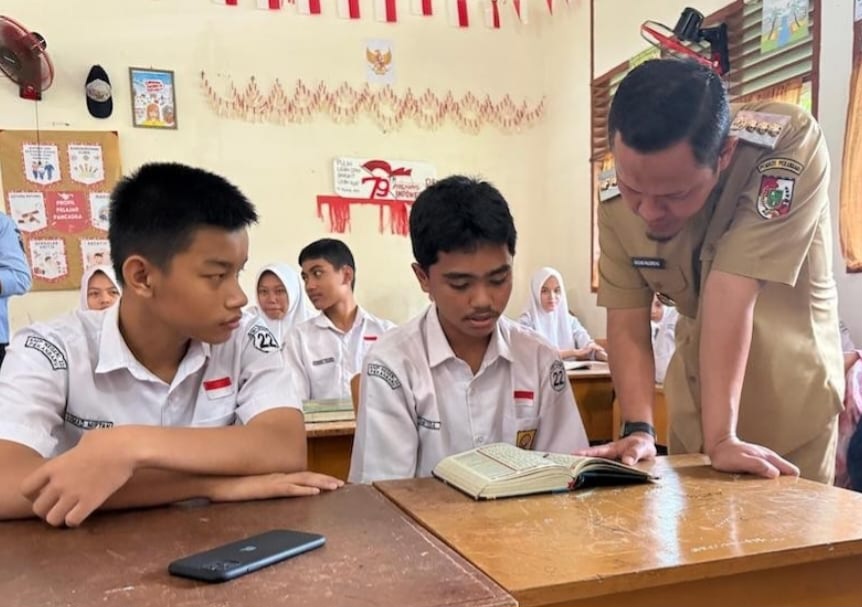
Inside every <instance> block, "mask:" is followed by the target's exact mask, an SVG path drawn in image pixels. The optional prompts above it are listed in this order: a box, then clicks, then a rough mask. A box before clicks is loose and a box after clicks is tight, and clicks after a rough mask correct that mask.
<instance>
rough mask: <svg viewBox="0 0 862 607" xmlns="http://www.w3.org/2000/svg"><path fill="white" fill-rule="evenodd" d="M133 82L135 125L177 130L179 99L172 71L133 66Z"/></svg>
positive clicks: (131, 73)
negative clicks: (175, 90)
mask: <svg viewBox="0 0 862 607" xmlns="http://www.w3.org/2000/svg"><path fill="white" fill-rule="evenodd" d="M129 81H130V84H131V87H132V126H136V127H141V128H149V129H175V128H177V99H176V94H175V92H174V73H173V72H172V71H170V70H154V69H147V68H140V67H130V68H129Z"/></svg>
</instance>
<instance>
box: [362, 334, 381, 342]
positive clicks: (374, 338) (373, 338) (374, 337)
mask: <svg viewBox="0 0 862 607" xmlns="http://www.w3.org/2000/svg"><path fill="white" fill-rule="evenodd" d="M362 339H363V340H364V341H377V335H363V336H362Z"/></svg>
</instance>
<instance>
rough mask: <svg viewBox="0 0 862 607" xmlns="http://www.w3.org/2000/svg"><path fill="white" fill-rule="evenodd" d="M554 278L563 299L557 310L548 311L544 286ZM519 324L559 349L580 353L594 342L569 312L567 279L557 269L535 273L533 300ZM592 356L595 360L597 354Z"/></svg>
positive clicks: (531, 298)
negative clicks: (576, 350)
mask: <svg viewBox="0 0 862 607" xmlns="http://www.w3.org/2000/svg"><path fill="white" fill-rule="evenodd" d="M552 276H553V277H554V278H556V279H557V282H558V283H559V285H560V299H559V301H558V302H557V307H556V308H555V309H554V310H552V311H551V312H548V311H546V310H545V309H544V308H543V307H542V287H543V286H544V284H545V282H546V281H547V280H548V278H550V277H552ZM518 322H520V323H521V324H522V325H524V326H525V327H528V328H530V329H532V330H533V331H535V332H536V333H538V334H539V335H541V336H542V337H543V338H545V339H546V340H548V341H549V342H550V343H551V345H552V346H555V347H556V348H557V350H574V349H578V350H580V349H581V348H585V347H586V346H588V345H589V344H591V343H593V341H594V340H593V338H592V337H590V334H589V333H588V332H587V330H586V329H585V328H584V325H582V324H581V323H580V321H579V320H578V319H577V318H576V317H575V316H574V315H572V314H570V313H569V301H568V298H567V297H566V288H565V286H564V285H563V277H562V275H561V274H560V273H559V272H558V271H557V270H555V269H554V268H548V267H545V268H539V269H538V270H536V271H535V272H534V273H533V276H532V278H531V279H530V297H529V299H528V301H527V304H526V305H525V306H524V311H523V312H522V313H521V316H520V317H519V318H518ZM590 357H591V358H593V359H595V352H593V353H592V354H591V356H590Z"/></svg>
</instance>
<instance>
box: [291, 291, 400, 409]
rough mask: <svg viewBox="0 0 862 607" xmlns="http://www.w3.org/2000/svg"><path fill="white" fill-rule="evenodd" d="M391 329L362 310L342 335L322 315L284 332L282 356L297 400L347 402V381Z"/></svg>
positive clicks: (348, 392) (348, 385)
mask: <svg viewBox="0 0 862 607" xmlns="http://www.w3.org/2000/svg"><path fill="white" fill-rule="evenodd" d="M394 326H395V323H393V322H390V321H388V320H384V319H382V318H377V317H376V316H373V315H371V314H369V313H368V312H366V311H365V310H363V309H362V308H357V309H356V319H355V320H354V321H353V327H351V328H350V330H349V331H346V332H345V331H342V330H341V329H339V328H338V327H336V326H335V325H334V324H333V323H332V321H331V320H329V317H327V316H326V314H319V315H317V316H316V317H315V318H312V319H311V320H307V321H305V322H303V323H300V324H298V325H296V326H295V327H294V328H293V330H291V331H289V332H288V335H287V338H286V340H285V342H286V343H285V347H284V355H285V359H286V360H287V367H288V370H289V371H290V373H291V376H292V378H293V383H294V384H295V387H296V391H297V393H298V394H299V396H300V398H301V399H302V400H303V401H305V400H325V399H336V398H337V399H344V400H346V399H349V398H350V379H351V378H352V377H353V376H354V375H356V374H357V373H359V369H360V367H361V365H362V358H363V357H364V356H365V353H366V352H367V351H368V348H369V346H370V345H371V344H373V343H374V342H376V341H377V340H378V339H380V338H381V336H382V335H383V334H384V333H386V332H387V331H388V330H389V329H391V328H393V327H394Z"/></svg>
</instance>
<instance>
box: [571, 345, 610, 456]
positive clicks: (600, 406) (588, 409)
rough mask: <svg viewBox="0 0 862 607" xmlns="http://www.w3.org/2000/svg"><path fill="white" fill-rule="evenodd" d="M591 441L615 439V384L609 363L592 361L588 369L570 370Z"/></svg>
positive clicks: (573, 389) (576, 400) (574, 391)
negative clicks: (612, 380)
mask: <svg viewBox="0 0 862 607" xmlns="http://www.w3.org/2000/svg"><path fill="white" fill-rule="evenodd" d="M566 374H567V375H568V376H569V384H570V385H571V387H572V392H573V393H574V395H575V402H577V403H578V410H579V411H580V412H581V419H582V420H583V421H584V428H585V429H586V431H587V438H588V439H589V440H590V442H606V441H609V440H613V438H614V436H615V435H616V431H615V430H614V426H613V402H614V385H613V383H612V382H611V372H610V369H609V368H608V363H602V362H591V363H590V368H589V369H576V370H574V371H567V372H566Z"/></svg>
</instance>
